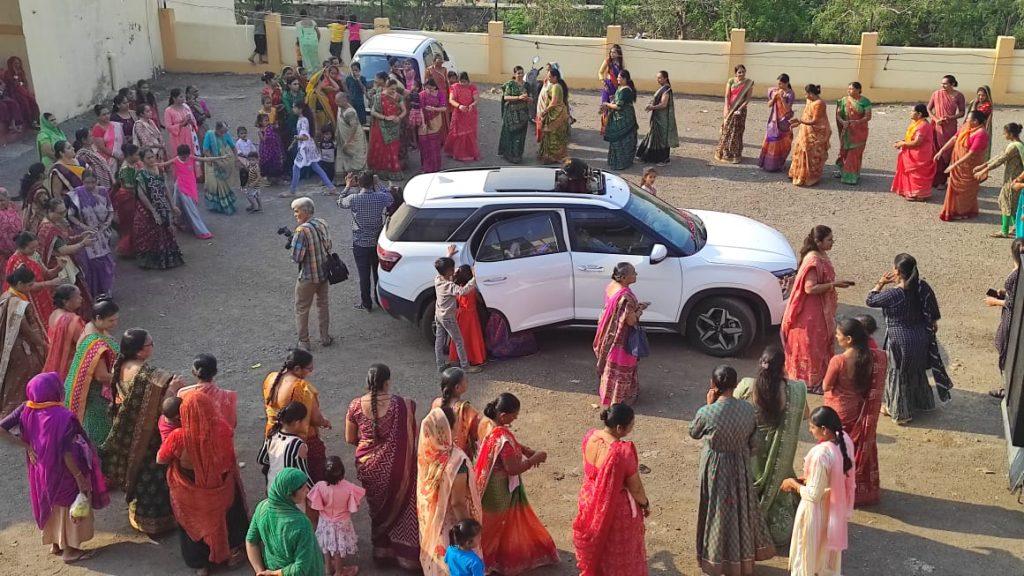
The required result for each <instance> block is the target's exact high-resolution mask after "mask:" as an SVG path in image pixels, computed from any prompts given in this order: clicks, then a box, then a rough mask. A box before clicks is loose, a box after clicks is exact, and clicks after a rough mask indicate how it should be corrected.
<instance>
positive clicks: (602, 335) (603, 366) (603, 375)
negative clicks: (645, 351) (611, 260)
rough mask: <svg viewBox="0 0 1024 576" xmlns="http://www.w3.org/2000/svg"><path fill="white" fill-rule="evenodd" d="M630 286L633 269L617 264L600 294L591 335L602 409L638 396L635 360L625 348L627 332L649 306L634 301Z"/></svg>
mask: <svg viewBox="0 0 1024 576" xmlns="http://www.w3.org/2000/svg"><path fill="white" fill-rule="evenodd" d="M634 283H636V268H634V267H633V265H632V264H630V263H629V262H619V263H618V264H616V265H615V271H614V272H612V281H611V282H610V283H609V284H608V287H607V288H605V291H604V312H603V313H602V314H601V321H600V322H599V323H598V325H597V334H596V335H595V336H594V354H595V355H596V356H597V375H598V376H599V377H600V379H601V387H600V395H601V404H602V405H603V406H610V405H612V404H619V403H624V404H632V403H634V402H636V399H637V397H638V396H639V395H640V382H639V380H638V379H637V362H638V361H639V358H637V357H636V356H634V355H633V354H632V353H631V352H630V351H629V350H628V349H627V340H628V339H629V335H630V332H632V331H633V330H637V329H638V327H639V325H640V316H642V315H643V313H644V310H645V309H646V308H647V306H648V305H649V303H648V302H640V301H639V300H637V298H636V295H635V294H633V290H632V289H630V286H631V285H632V284H634Z"/></svg>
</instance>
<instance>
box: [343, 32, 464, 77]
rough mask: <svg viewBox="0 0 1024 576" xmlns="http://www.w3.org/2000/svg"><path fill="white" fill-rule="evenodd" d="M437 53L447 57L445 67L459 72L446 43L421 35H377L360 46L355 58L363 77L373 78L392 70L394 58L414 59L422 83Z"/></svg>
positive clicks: (354, 60) (353, 59)
mask: <svg viewBox="0 0 1024 576" xmlns="http://www.w3.org/2000/svg"><path fill="white" fill-rule="evenodd" d="M436 56H440V57H442V58H444V67H445V68H447V69H448V70H452V71H455V72H458V69H457V68H456V67H455V63H454V62H452V61H451V59H450V58H449V57H448V53H447V52H445V50H444V46H442V45H441V43H440V42H438V41H437V40H435V39H433V38H431V37H430V36H424V35H422V34H403V33H388V34H374V35H373V36H370V38H369V39H368V40H366V41H365V42H363V43H362V45H360V46H359V50H357V51H356V55H355V56H354V57H353V58H352V61H353V62H358V63H359V66H360V68H361V70H362V76H363V78H366V79H367V81H372V80H373V77H374V76H375V75H376V74H377V73H378V72H385V73H386V72H390V71H391V65H390V62H391V59H392V58H398V59H400V60H401V59H411V60H412V61H413V67H414V68H416V73H417V74H418V75H419V77H420V82H426V73H427V67H428V66H432V65H433V64H434V58H435V57H436Z"/></svg>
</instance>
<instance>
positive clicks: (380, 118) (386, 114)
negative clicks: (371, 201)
mask: <svg viewBox="0 0 1024 576" xmlns="http://www.w3.org/2000/svg"><path fill="white" fill-rule="evenodd" d="M397 90H398V81H396V80H393V79H392V80H388V82H387V84H385V85H384V90H383V91H382V92H381V94H380V96H379V97H378V98H374V102H373V108H372V109H371V110H370V115H371V116H373V120H372V121H371V123H370V150H369V153H368V154H367V156H366V164H367V166H369V168H370V170H372V171H374V172H378V173H380V174H382V175H385V176H387V177H389V178H393V179H396V180H401V179H402V159H401V148H402V138H401V133H402V118H404V117H405V103H404V102H403V98H402V97H401V96H399V95H398V91H397Z"/></svg>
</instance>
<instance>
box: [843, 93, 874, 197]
mask: <svg viewBox="0 0 1024 576" xmlns="http://www.w3.org/2000/svg"><path fill="white" fill-rule="evenodd" d="M860 91H861V85H860V82H850V85H849V86H848V87H847V89H846V96H844V97H842V98H840V99H839V100H838V101H836V126H837V127H838V128H839V158H836V174H835V176H836V178H840V179H841V180H842V182H843V184H851V185H852V184H856V183H857V182H860V168H861V164H862V162H863V160H864V147H865V146H867V143H868V122H870V121H871V100H868V99H867V98H865V97H864V96H863V95H862V94H861V93H860Z"/></svg>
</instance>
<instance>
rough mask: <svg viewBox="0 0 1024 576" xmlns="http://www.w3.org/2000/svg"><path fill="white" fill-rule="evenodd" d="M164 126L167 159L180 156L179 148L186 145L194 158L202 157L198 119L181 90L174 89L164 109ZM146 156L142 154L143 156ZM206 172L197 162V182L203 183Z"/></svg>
mask: <svg viewBox="0 0 1024 576" xmlns="http://www.w3.org/2000/svg"><path fill="white" fill-rule="evenodd" d="M164 126H166V127H167V135H168V138H167V156H166V157H167V158H174V157H175V156H177V155H178V146H179V145H181V144H185V145H186V146H188V147H189V148H191V149H192V155H193V156H201V155H202V151H201V150H200V149H199V136H197V135H196V134H197V133H196V130H197V129H198V126H199V125H198V124H197V123H196V117H195V116H193V115H192V109H191V108H189V107H188V105H187V104H185V95H184V94H183V93H182V92H181V88H172V89H171V97H170V103H169V105H168V106H167V108H165V109H164ZM143 155H144V154H140V156H143ZM203 175H204V172H203V168H202V164H200V163H199V162H196V180H197V181H199V182H203V181H204V178H203Z"/></svg>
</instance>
